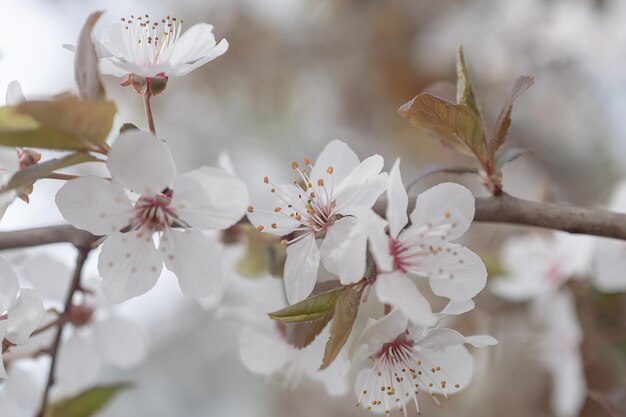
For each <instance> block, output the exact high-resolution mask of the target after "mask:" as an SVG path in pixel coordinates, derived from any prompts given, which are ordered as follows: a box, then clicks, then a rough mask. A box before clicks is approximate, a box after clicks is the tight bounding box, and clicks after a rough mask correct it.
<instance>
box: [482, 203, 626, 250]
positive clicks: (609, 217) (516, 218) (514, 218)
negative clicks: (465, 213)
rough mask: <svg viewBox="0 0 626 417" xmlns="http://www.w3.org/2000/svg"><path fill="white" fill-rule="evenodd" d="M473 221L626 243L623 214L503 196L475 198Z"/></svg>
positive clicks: (625, 217)
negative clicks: (605, 238) (601, 237)
mask: <svg viewBox="0 0 626 417" xmlns="http://www.w3.org/2000/svg"><path fill="white" fill-rule="evenodd" d="M474 220H475V221H477V222H487V223H508V224H517V225H524V226H535V227H543V228H546V229H554V230H562V231H564V232H569V233H577V234H586V235H592V236H603V237H610V238H615V239H621V240H626V214H620V213H614V212H610V211H606V210H601V209H590V208H584V207H576V206H572V205H568V204H553V203H540V202H534V201H528V200H522V199H519V198H516V197H513V196H511V195H508V194H505V193H503V194H501V195H499V196H496V197H485V198H477V199H476V215H475V217H474Z"/></svg>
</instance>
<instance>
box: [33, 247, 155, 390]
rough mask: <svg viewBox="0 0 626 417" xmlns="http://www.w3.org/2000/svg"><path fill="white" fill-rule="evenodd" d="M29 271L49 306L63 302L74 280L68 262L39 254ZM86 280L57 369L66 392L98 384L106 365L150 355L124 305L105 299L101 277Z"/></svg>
mask: <svg viewBox="0 0 626 417" xmlns="http://www.w3.org/2000/svg"><path fill="white" fill-rule="evenodd" d="M25 270H26V278H27V279H28V281H29V282H30V283H32V284H34V285H35V286H36V287H37V289H38V290H39V291H40V292H41V294H42V295H43V296H44V300H45V302H46V304H50V305H51V306H53V307H57V308H58V307H59V306H62V305H63V303H64V300H65V297H66V294H67V291H68V289H69V287H70V278H71V272H70V269H69V268H67V266H66V265H64V264H62V263H61V262H59V261H58V260H57V259H55V258H52V257H51V256H48V255H40V256H37V257H34V258H32V259H30V260H29V261H28V263H27V265H26V268H25ZM83 281H84V282H83V283H82V287H83V288H84V289H85V290H86V291H84V292H82V299H81V300H80V302H75V304H73V305H72V307H71V308H70V311H69V314H68V323H67V324H66V326H65V328H64V340H63V342H62V344H61V348H60V351H59V357H58V366H57V368H56V375H55V378H56V380H57V385H58V386H59V387H60V388H61V390H62V391H63V392H64V393H65V394H66V395H72V394H75V393H77V392H79V391H81V390H82V389H84V388H87V387H89V386H90V385H91V384H93V383H94V382H95V380H96V377H97V375H98V372H99V371H100V369H101V368H102V367H103V365H104V364H109V365H113V366H115V367H118V368H124V369H127V368H132V367H134V366H136V365H137V364H139V363H141V362H142V361H143V359H144V358H145V356H146V354H147V340H146V336H145V332H144V329H143V328H142V327H141V326H139V325H138V324H137V323H135V322H134V321H133V320H130V319H128V318H126V317H124V316H122V315H121V314H119V311H118V307H119V306H118V305H112V304H111V303H109V302H108V301H107V299H106V298H105V297H103V294H102V287H101V281H100V280H95V279H88V280H83ZM85 281H86V282H85ZM51 330H53V329H51ZM52 334H54V331H52V332H50V336H51V335H52ZM47 344H48V345H49V343H47Z"/></svg>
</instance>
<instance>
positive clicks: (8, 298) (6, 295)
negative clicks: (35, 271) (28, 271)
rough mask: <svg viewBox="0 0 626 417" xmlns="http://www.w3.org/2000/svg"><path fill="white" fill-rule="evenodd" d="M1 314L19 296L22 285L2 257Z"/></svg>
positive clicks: (0, 274) (0, 280) (0, 261)
mask: <svg viewBox="0 0 626 417" xmlns="http://www.w3.org/2000/svg"><path fill="white" fill-rule="evenodd" d="M0 289H1V290H0V314H2V313H4V312H5V311H7V310H8V309H9V308H10V307H11V306H12V305H13V303H15V299H16V298H17V294H18V292H19V291H20V286H19V283H18V281H17V276H16V275H15V272H13V269H12V268H11V266H10V265H9V263H8V262H7V261H6V260H5V259H4V258H2V257H0Z"/></svg>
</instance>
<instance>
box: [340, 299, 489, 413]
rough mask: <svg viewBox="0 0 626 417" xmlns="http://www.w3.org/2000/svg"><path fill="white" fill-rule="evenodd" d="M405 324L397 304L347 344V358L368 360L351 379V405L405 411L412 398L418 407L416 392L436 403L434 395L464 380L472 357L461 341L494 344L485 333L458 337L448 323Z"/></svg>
mask: <svg viewBox="0 0 626 417" xmlns="http://www.w3.org/2000/svg"><path fill="white" fill-rule="evenodd" d="M408 324H409V321H408V318H407V317H406V316H405V315H404V314H403V313H402V312H401V311H400V310H399V309H394V310H393V311H392V312H391V313H389V314H387V315H386V316H384V317H383V318H381V319H379V320H374V319H371V318H370V319H369V321H368V322H367V325H366V326H365V328H364V329H363V332H362V333H361V335H360V337H359V338H358V339H357V340H356V342H355V345H354V346H353V348H352V361H354V362H359V361H363V360H371V361H373V365H372V367H371V368H366V369H363V370H362V371H361V372H360V373H359V375H358V377H357V379H356V384H355V390H356V395H357V402H356V406H357V407H363V408H366V409H367V410H371V411H374V412H376V413H385V414H389V413H390V412H391V411H392V410H393V409H398V410H399V411H401V412H402V413H403V414H404V415H405V416H406V415H407V408H408V406H409V403H410V402H413V403H414V404H415V408H416V409H417V412H418V413H419V404H418V402H417V395H418V393H419V392H427V393H428V394H430V395H432V398H433V399H434V400H435V402H437V403H438V399H437V397H436V395H441V396H443V397H445V398H447V397H448V395H451V394H455V393H457V392H459V391H461V390H463V389H465V388H466V387H467V385H468V384H469V383H470V380H471V377H472V373H473V370H474V359H473V357H472V355H471V354H470V353H469V352H468V350H467V349H466V348H465V346H464V345H465V344H470V345H472V346H475V347H483V346H489V345H495V344H497V341H496V340H495V339H494V338H493V337H491V336H485V335H481V336H470V337H464V336H463V335H461V334H460V333H458V332H456V331H455V330H452V329H446V328H435V329H431V328H427V327H416V326H410V327H407V326H408Z"/></svg>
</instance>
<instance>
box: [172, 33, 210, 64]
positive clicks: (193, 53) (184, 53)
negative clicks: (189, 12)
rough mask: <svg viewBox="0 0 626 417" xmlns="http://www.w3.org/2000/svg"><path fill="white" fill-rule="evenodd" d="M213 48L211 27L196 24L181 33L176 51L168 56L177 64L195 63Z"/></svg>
mask: <svg viewBox="0 0 626 417" xmlns="http://www.w3.org/2000/svg"><path fill="white" fill-rule="evenodd" d="M213 48H215V36H214V35H213V25H210V24H208V23H197V24H195V25H193V26H191V27H190V28H189V29H187V30H186V31H184V32H183V34H182V35H181V36H180V38H178V41H177V42H176V49H174V51H173V52H172V55H171V56H170V61H171V62H172V63H173V64H174V65H176V64H178V63H184V62H190V61H197V60H198V59H201V58H202V57H203V56H204V53H205V52H206V51H207V50H209V51H210V50H211V49H213Z"/></svg>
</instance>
